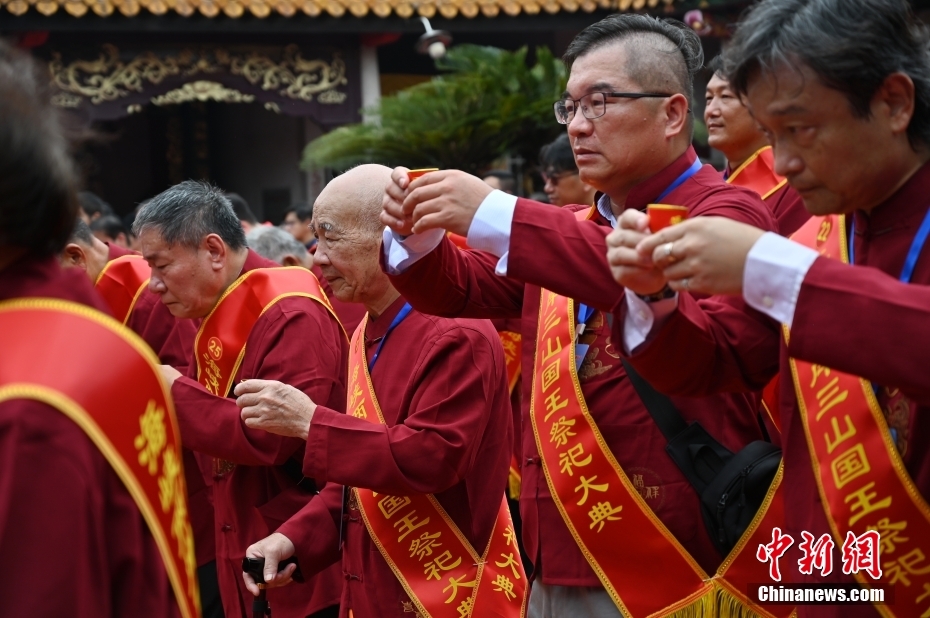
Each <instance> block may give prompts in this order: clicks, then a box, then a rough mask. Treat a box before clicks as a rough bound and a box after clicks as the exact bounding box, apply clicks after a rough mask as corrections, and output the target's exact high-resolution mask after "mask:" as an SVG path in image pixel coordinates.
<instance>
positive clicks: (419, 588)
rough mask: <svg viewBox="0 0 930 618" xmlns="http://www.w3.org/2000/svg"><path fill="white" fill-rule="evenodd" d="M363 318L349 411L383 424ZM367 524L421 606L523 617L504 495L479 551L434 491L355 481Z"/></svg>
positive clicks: (449, 613)
mask: <svg viewBox="0 0 930 618" xmlns="http://www.w3.org/2000/svg"><path fill="white" fill-rule="evenodd" d="M367 323H368V316H367V315H366V316H365V319H364V320H362V323H361V324H359V326H358V328H357V329H356V331H355V334H354V335H353V336H352V343H351V344H350V347H349V390H348V406H347V408H346V410H347V412H348V413H349V414H351V415H352V416H355V417H357V418H362V419H365V420H367V421H368V422H370V423H375V424H382V425H383V424H384V416H383V415H382V413H381V407H380V406H379V405H378V399H377V397H376V395H375V391H374V386H373V385H372V383H371V376H370V375H369V373H368V362H367V359H366V355H365V325H366V324H367ZM353 491H354V492H355V494H356V497H357V498H358V504H359V510H360V511H361V514H362V519H363V520H364V522H365V528H366V529H367V530H368V533H369V534H370V535H371V538H372V540H373V541H374V542H375V545H377V547H378V551H380V552H381V555H382V556H383V557H384V559H385V561H386V562H387V563H388V566H390V567H391V570H392V571H393V572H394V575H395V576H396V577H397V580H398V581H399V582H400V584H401V585H402V586H403V587H404V590H405V591H406V592H407V594H408V596H409V597H410V600H411V601H413V603H414V604H415V605H416V606H417V610H418V611H419V612H420V613H421V614H422V615H423V616H426V617H432V618H469V617H471V616H475V617H476V618H478V617H481V618H484V617H485V616H490V617H499V618H522V617H523V615H524V612H525V609H526V595H527V592H528V590H529V586H528V585H527V581H526V573H525V572H524V570H523V564H522V563H521V561H520V551H519V549H518V546H517V538H516V534H515V533H514V529H513V523H512V522H511V520H510V510H509V509H508V507H507V500H505V499H504V498H503V497H502V498H501V504H500V507H499V510H498V513H497V521H496V522H495V524H494V530H493V532H492V533H491V538H490V539H489V541H488V546H487V547H486V548H485V550H484V552H483V553H482V554H481V555H480V556H479V555H478V553H477V552H476V551H475V549H474V548H472V546H471V543H469V542H468V539H466V538H465V536H464V535H463V534H462V532H461V531H460V530H459V528H458V526H456V525H455V522H453V521H452V519H451V518H450V517H449V515H448V513H446V511H445V510H444V509H443V508H442V506H441V505H440V504H439V502H438V501H437V500H436V498H435V497H433V496H432V495H431V494H430V495H425V494H415V495H410V496H389V495H386V494H378V493H375V492H373V491H371V490H370V489H361V488H355V489H353Z"/></svg>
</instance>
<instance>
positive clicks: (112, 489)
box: [0, 400, 179, 618]
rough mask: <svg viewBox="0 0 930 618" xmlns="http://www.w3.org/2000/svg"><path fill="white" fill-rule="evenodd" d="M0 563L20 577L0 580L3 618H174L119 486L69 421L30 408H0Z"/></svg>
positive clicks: (133, 509) (164, 580) (166, 589)
mask: <svg viewBox="0 0 930 618" xmlns="http://www.w3.org/2000/svg"><path fill="white" fill-rule="evenodd" d="M0 556H3V557H4V558H5V559H6V560H8V561H11V562H10V563H9V565H8V566H9V568H11V569H13V570H15V572H16V573H19V574H22V575H21V576H14V575H11V574H8V575H7V576H6V577H0V607H2V608H3V611H2V614H3V615H4V616H69V617H74V618H98V617H100V616H140V617H141V618H149V617H152V618H156V617H157V618H164V617H166V616H176V615H178V614H179V612H178V608H177V603H176V602H175V600H174V593H173V591H172V589H171V586H170V584H169V583H168V576H167V573H166V571H165V567H164V562H163V560H162V557H161V554H160V553H159V551H158V547H157V545H156V544H155V540H154V538H153V537H152V534H151V532H150V531H149V528H148V525H147V524H146V522H145V520H144V519H143V518H142V515H141V513H140V511H139V507H138V506H136V503H135V501H134V500H133V498H132V497H131V496H130V495H129V492H128V491H127V490H126V487H125V486H124V485H123V482H122V481H121V480H120V478H119V477H118V476H117V475H116V473H115V472H114V471H113V469H112V467H111V466H110V464H109V463H108V462H107V460H106V458H105V457H104V456H103V455H102V454H101V453H100V451H99V450H98V449H97V447H96V446H95V445H94V444H93V442H91V440H90V439H89V438H88V437H87V435H86V434H85V433H84V432H83V431H82V430H81V429H80V428H79V427H78V426H77V425H76V424H75V423H74V421H72V420H70V419H69V418H68V417H66V416H65V415H64V414H63V413H62V412H59V411H58V410H56V409H54V408H51V407H49V406H47V405H45V404H41V403H38V402H34V401H26V400H19V401H7V402H4V403H2V404H0ZM26 574H30V575H28V576H27V575H26ZM27 579H28V581H26V580H27Z"/></svg>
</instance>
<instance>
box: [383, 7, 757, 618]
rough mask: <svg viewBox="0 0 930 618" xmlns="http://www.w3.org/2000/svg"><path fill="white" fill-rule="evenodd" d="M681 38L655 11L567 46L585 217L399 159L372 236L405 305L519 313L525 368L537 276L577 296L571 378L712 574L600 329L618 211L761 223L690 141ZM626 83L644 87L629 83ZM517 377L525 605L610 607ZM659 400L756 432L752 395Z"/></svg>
mask: <svg viewBox="0 0 930 618" xmlns="http://www.w3.org/2000/svg"><path fill="white" fill-rule="evenodd" d="M632 33H635V36H631V34H632ZM691 37H692V34H689V33H688V32H687V31H679V30H678V29H677V28H675V27H673V26H671V25H669V24H667V23H665V22H661V21H658V20H655V19H653V18H649V17H644V16H630V15H625V16H614V17H610V18H607V19H605V20H603V21H602V22H599V23H598V24H596V25H595V26H592V27H591V28H589V29H588V30H586V31H583V32H582V33H581V34H580V35H579V36H578V37H577V38H576V40H575V42H573V43H572V45H571V47H570V49H569V51H568V52H567V54H566V60H567V62H568V63H569V65H570V70H571V75H570V79H569V82H568V94H567V95H566V98H565V99H564V100H563V101H560V102H558V103H557V105H556V112H557V113H556V115H557V119H558V120H559V121H560V122H562V123H565V124H568V125H569V126H568V134H569V137H570V138H571V140H572V146H573V148H574V150H575V156H576V159H577V162H578V169H579V172H580V175H581V180H582V181H584V182H586V183H588V184H590V185H591V186H594V187H595V188H597V189H598V190H599V191H601V192H602V193H603V196H602V197H601V199H600V200H599V201H598V203H597V205H596V208H594V209H592V210H590V211H588V216H587V217H586V219H587V220H583V221H582V220H579V217H578V216H577V213H578V211H581V210H582V209H583V208H585V207H583V206H568V207H565V208H552V207H551V206H547V205H543V204H538V203H534V202H532V201H530V200H525V199H518V198H515V197H512V196H506V195H503V194H502V193H500V192H491V190H490V189H489V188H488V187H486V186H485V185H484V184H483V183H481V182H480V180H478V179H476V178H473V177H470V176H468V175H466V174H463V173H462V172H457V171H442V172H433V173H430V174H426V175H425V176H423V177H422V178H420V179H418V180H416V181H414V182H413V183H408V181H407V178H406V170H404V169H402V168H400V169H398V170H395V173H394V175H393V181H394V182H393V183H392V185H389V187H388V196H387V197H386V198H385V212H384V214H383V216H382V221H383V222H384V223H385V224H386V225H388V226H389V227H391V228H392V230H393V232H391V231H388V232H386V233H385V237H384V254H385V259H384V261H385V264H384V266H385V268H386V270H387V271H388V273H389V274H391V281H392V283H393V284H394V285H395V287H397V289H398V290H399V291H400V292H401V293H402V294H403V295H404V297H405V298H407V299H408V301H409V302H410V303H411V304H412V305H413V306H414V307H416V308H417V309H419V310H421V311H424V312H427V313H432V314H435V315H443V316H461V317H485V318H521V317H522V319H523V326H522V334H523V375H524V376H532V375H533V371H534V357H535V354H536V349H537V337H538V320H539V311H540V292H541V288H545V289H548V290H552V291H554V292H557V293H558V294H561V295H564V296H568V297H570V298H572V299H574V300H575V301H576V302H577V303H579V304H583V305H585V306H586V307H585V309H586V311H585V314H586V315H581V314H580V313H579V317H578V323H579V326H578V330H579V331H581V335H580V337H579V338H578V341H577V344H576V354H577V358H578V360H579V361H581V359H583V362H580V366H579V368H578V376H579V380H580V385H581V389H582V393H583V395H584V400H585V402H586V404H587V407H588V409H589V410H590V413H591V415H592V417H593V418H594V419H595V421H596V422H597V426H598V429H599V430H600V431H601V433H602V435H603V437H604V440H605V441H606V443H607V445H608V447H609V450H610V451H611V453H613V455H614V457H615V458H616V460H617V461H618V462H619V464H620V466H621V467H622V468H624V470H626V471H627V474H628V476H630V477H631V479H632V480H633V483H634V484H635V485H636V487H637V490H638V492H639V493H640V495H641V496H642V497H643V499H644V500H645V502H646V504H647V505H648V507H649V508H651V509H652V510H653V511H654V512H655V514H656V515H657V516H658V518H659V519H660V520H661V521H662V522H663V523H664V524H665V526H666V527H667V528H668V529H669V531H670V532H671V533H672V535H674V536H675V537H676V538H677V539H678V540H679V541H680V542H681V544H682V545H683V546H684V548H685V549H687V550H688V552H690V554H691V555H692V556H693V557H694V559H695V560H696V561H697V562H698V563H699V564H700V565H701V566H702V567H703V568H704V569H705V570H707V571H709V572H713V571H714V570H715V569H716V568H717V566H718V565H719V564H720V561H721V559H722V557H721V555H720V554H719V552H718V551H717V550H716V549H715V548H714V546H713V544H712V542H711V539H710V537H709V535H708V533H707V531H706V529H705V527H704V525H703V524H702V522H701V515H700V507H699V504H698V497H697V494H696V492H694V491H693V489H692V488H691V486H690V485H689V483H688V481H687V480H686V478H685V477H684V475H683V474H682V473H681V471H680V470H679V469H678V468H677V467H676V465H675V464H674V463H673V461H672V460H671V458H669V457H668V455H667V454H666V452H665V450H664V446H665V444H666V441H665V440H664V438H663V437H662V434H661V433H660V431H659V429H658V427H657V426H656V424H655V423H654V421H653V420H652V417H651V416H650V415H649V413H648V411H647V410H646V408H645V406H644V405H643V403H642V400H641V399H640V398H639V396H638V395H637V393H636V391H635V390H634V389H633V387H632V386H631V384H630V381H629V380H628V379H627V377H626V374H625V371H624V369H623V366H622V364H621V362H620V351H619V350H618V349H617V348H616V343H615V342H613V341H611V339H610V326H611V324H610V309H611V308H612V307H613V306H614V305H615V304H616V302H617V301H618V300H619V299H620V298H622V295H623V288H622V287H620V286H618V285H617V284H616V282H615V281H614V280H613V278H612V277H611V275H610V269H609V268H608V266H607V263H606V261H605V259H604V254H603V252H604V251H605V250H606V244H605V237H606V236H607V234H608V233H609V232H610V231H611V227H612V226H613V225H615V223H616V218H617V216H619V214H620V213H622V212H624V210H637V211H638V210H640V209H644V208H645V207H646V205H647V204H649V203H654V202H662V203H665V204H677V205H684V206H687V207H688V209H689V212H690V216H719V217H728V218H732V219H735V220H739V221H742V222H746V223H750V224H753V225H756V226H759V227H762V228H765V229H774V227H775V224H774V220H773V218H772V215H771V213H770V212H769V211H768V209H766V207H765V206H764V205H763V204H762V203H761V201H760V199H759V197H758V195H757V194H755V193H752V192H750V191H748V190H746V189H742V188H738V187H733V186H732V185H727V184H726V183H724V181H723V180H722V179H721V178H720V175H719V174H718V173H717V172H716V171H715V170H714V169H713V168H711V167H710V166H701V164H700V162H699V161H698V159H697V155H696V154H695V152H694V150H693V149H692V148H691V146H690V140H691V117H690V116H689V112H688V110H689V109H690V107H691V104H690V96H691V71H693V70H694V69H695V68H696V67H697V66H699V65H700V64H701V57H700V53H701V52H700V45H699V43H698V42H697V40H696V39H693V40H692V38H691ZM657 50H662V51H657ZM633 56H635V57H636V58H637V61H636V62H633V60H632V57H633ZM659 76H662V77H659ZM603 93H607V94H606V95H605V94H603ZM637 93H646V94H647V95H649V96H648V97H643V98H629V96H628V95H633V96H635V95H636V94H637ZM582 112H583V113H582ZM644 117H646V118H648V121H647V120H643V118H644ZM408 185H409V186H408ZM436 228H445V229H448V230H449V231H452V232H453V233H457V234H460V235H467V237H468V244H469V246H471V247H474V248H476V249H480V250H478V251H459V250H458V249H457V248H456V247H455V246H454V245H453V244H452V243H451V242H450V241H449V240H447V239H446V238H445V232H444V231H443V230H442V229H436ZM411 232H414V234H412V235H410V234H411ZM502 275H506V276H502ZM656 291H658V290H656ZM530 382H531V381H530V380H525V381H524V393H523V394H524V396H523V402H524V414H523V428H522V441H523V453H522V458H521V464H522V466H523V470H522V474H523V483H522V485H523V490H522V494H521V513H522V515H523V538H524V542H525V544H526V548H527V551H528V553H529V555H530V558H531V560H532V561H533V562H534V565H535V567H536V570H535V573H536V577H537V579H536V582H535V583H534V587H533V592H532V597H531V602H530V615H531V616H549V615H550V613H549V610H546V609H544V608H545V607H547V606H549V604H550V603H554V604H557V605H558V604H559V603H560V602H561V601H560V599H563V598H568V597H572V596H573V597H574V598H575V599H576V600H575V601H574V602H575V603H578V601H577V599H579V598H580V596H579V595H585V594H591V595H592V596H591V597H590V598H591V599H592V600H591V602H592V603H596V604H597V605H592V607H595V606H599V607H603V609H602V610H601V611H604V612H609V611H611V610H613V602H612V601H611V600H610V599H609V598H608V597H607V594H606V592H605V591H604V590H603V589H602V588H601V581H600V580H599V578H598V577H597V575H595V571H594V570H593V569H592V567H591V566H590V564H589V562H588V560H587V559H586V558H585V556H584V555H583V553H582V551H581V550H580V549H579V547H578V546H577V544H576V542H575V540H574V539H573V537H572V535H571V533H570V531H569V528H568V527H567V525H566V524H565V522H564V521H563V518H562V516H561V515H560V511H559V510H558V509H557V507H556V504H555V502H554V501H553V499H552V498H551V494H550V488H549V486H548V484H547V481H546V479H545V477H544V475H543V470H542V469H541V460H540V453H539V451H538V449H537V444H536V440H535V438H534V432H533V429H532V426H531V424H530V401H531V397H530V394H531V386H530ZM673 401H674V403H675V405H676V406H677V407H678V409H679V410H680V411H681V413H682V415H683V416H684V417H685V418H686V419H687V420H689V421H691V420H698V419H700V422H701V424H702V425H703V426H704V427H705V428H706V429H707V430H708V432H710V433H711V434H712V435H713V436H714V437H715V438H717V440H719V441H721V442H722V443H724V444H726V445H727V447H728V448H730V449H731V450H734V451H735V450H738V449H739V448H741V447H742V446H743V445H745V444H746V443H747V442H749V441H752V440H755V439H760V438H761V431H760V429H759V423H758V418H757V399H756V397H755V395H753V394H749V393H747V394H742V393H739V394H727V395H714V396H711V397H709V398H702V399H687V398H673ZM631 568H635V567H633V566H632V565H631ZM619 577H620V578H622V574H620V576H619ZM621 596H622V595H621ZM595 597H596V598H595ZM537 598H538V604H537V603H535V601H536V600H537ZM672 601H673V599H669V602H670V603H671V602H672ZM564 607H565V608H566V609H565V610H564V611H562V612H561V614H558V613H557V615H570V614H571V613H572V611H575V612H581V611H586V610H584V606H582V605H581V604H577V605H571V604H569V605H565V606H564ZM613 611H617V610H613ZM604 615H613V614H608V613H605V614H604Z"/></svg>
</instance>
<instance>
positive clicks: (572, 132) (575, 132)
mask: <svg viewBox="0 0 930 618" xmlns="http://www.w3.org/2000/svg"><path fill="white" fill-rule="evenodd" d="M593 129H594V122H592V121H591V120H589V119H588V118H585V117H584V114H582V113H581V109H580V107H579V109H576V110H575V115H574V116H572V121H571V122H569V123H568V134H569V136H571V137H578V136H579V135H590V134H591V132H592V131H593Z"/></svg>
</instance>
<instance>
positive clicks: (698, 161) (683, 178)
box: [656, 158, 704, 202]
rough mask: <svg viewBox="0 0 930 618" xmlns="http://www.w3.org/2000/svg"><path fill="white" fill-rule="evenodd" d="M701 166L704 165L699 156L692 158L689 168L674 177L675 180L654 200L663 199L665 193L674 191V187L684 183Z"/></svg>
mask: <svg viewBox="0 0 930 618" xmlns="http://www.w3.org/2000/svg"><path fill="white" fill-rule="evenodd" d="M703 166H704V164H703V163H701V159H699V158H698V159H695V160H694V163H692V164H691V167H689V168H688V169H686V170H685V171H684V172H682V173H681V176H679V177H678V178H676V179H675V182H673V183H672V184H670V185H669V186H668V188H667V189H665V191H663V192H662V193H660V194H659V197H657V198H656V202H661V201H662V200H663V199H665V196H666V195H668V194H669V193H671V192H672V191H674V190H675V189H677V188H678V187H680V186H681V185H682V183H684V181H686V180H688V179H689V178H691V177H692V176H694V175H695V174H697V173H698V171H699V170H700V169H701V168H702V167H703Z"/></svg>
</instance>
